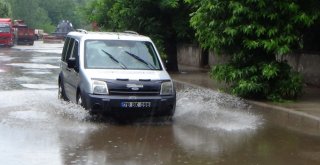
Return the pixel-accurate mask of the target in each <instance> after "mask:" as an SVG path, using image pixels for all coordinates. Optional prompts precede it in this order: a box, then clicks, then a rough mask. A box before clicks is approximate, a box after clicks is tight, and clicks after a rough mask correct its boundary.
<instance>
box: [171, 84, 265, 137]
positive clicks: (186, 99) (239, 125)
mask: <svg viewBox="0 0 320 165" xmlns="http://www.w3.org/2000/svg"><path fill="white" fill-rule="evenodd" d="M249 109H250V106H249V105H248V104H246V103H245V102H244V101H243V100H242V99H240V98H237V97H233V96H230V95H227V94H223V93H218V92H215V91H212V90H209V89H204V88H191V87H190V88H185V89H182V90H180V91H178V93H177V108H176V113H175V116H174V119H175V121H176V122H177V124H180V125H192V126H196V127H200V128H206V129H210V130H225V131H239V130H247V129H256V128H258V127H259V125H261V124H262V119H261V117H260V116H257V115H254V114H252V113H250V112H249V111H248V110H249Z"/></svg>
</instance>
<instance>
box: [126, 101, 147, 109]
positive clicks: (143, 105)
mask: <svg viewBox="0 0 320 165" xmlns="http://www.w3.org/2000/svg"><path fill="white" fill-rule="evenodd" d="M121 107H122V108H150V107H151V102H122V103H121Z"/></svg>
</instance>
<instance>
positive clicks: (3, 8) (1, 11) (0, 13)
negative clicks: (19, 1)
mask: <svg viewBox="0 0 320 165" xmlns="http://www.w3.org/2000/svg"><path fill="white" fill-rule="evenodd" d="M7 17H9V18H10V17H11V8H10V5H9V3H7V2H6V1H4V0H0V18H7Z"/></svg>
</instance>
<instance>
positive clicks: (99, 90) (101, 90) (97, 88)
mask: <svg viewBox="0 0 320 165" xmlns="http://www.w3.org/2000/svg"><path fill="white" fill-rule="evenodd" d="M92 89H93V94H98V95H102V94H109V91H108V86H107V83H106V82H104V81H98V80H94V81H93V83H92Z"/></svg>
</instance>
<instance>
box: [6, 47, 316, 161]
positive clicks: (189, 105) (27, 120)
mask: <svg viewBox="0 0 320 165" xmlns="http://www.w3.org/2000/svg"><path fill="white" fill-rule="evenodd" d="M9 52H10V51H9ZM57 59H58V58H57V57H56V55H47V54H46V55H44V54H41V53H38V54H33V53H32V52H29V53H24V54H23V55H13V56H12V57H9V56H6V55H5V54H1V53H0V63H1V65H0V135H1V136H0V146H1V147H0V162H1V163H2V164H9V165H24V164H26V165H29V164H32V165H42V164H54V165H60V164H61V165H63V164H113V165H123V164H127V165H142V164H143V165H144V164H146V165H147V164H148V165H149V164H157V165H160V164H166V165H177V164H224V165H233V164H261V165H269V164H275V165H282V164H293V165H300V164H308V165H316V164H317V165H318V164H319V163H320V159H319V158H320V152H319V151H320V147H319V146H320V140H319V137H318V136H310V135H305V134H302V133H300V132H296V131H292V130H288V129H287V128H284V127H279V126H278V125H277V124H275V123H272V122H270V121H269V120H267V119H268V117H266V116H264V115H262V114H261V113H259V110H258V109H254V108H253V107H251V106H250V105H248V104H247V103H246V102H245V101H244V100H242V99H239V98H237V97H233V96H230V95H227V94H222V93H218V92H215V91H211V90H207V89H204V88H197V87H191V86H187V85H181V84H180V85H179V84H178V85H177V86H178V92H177V108H176V113H175V115H174V117H173V121H172V122H166V121H161V120H160V121H158V120H156V121H154V120H148V119H146V120H143V121H140V120H139V121H136V122H134V123H129V124H125V125H121V124H118V123H115V122H113V121H109V120H100V119H99V120H95V118H94V117H91V116H90V115H89V113H88V112H87V111H86V110H84V109H83V108H81V107H80V106H78V105H75V104H73V103H69V102H65V101H61V100H58V99H57V89H56V87H57V84H56V82H57V80H56V79H57V70H58V69H57V66H58V64H57Z"/></svg>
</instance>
